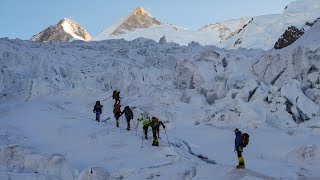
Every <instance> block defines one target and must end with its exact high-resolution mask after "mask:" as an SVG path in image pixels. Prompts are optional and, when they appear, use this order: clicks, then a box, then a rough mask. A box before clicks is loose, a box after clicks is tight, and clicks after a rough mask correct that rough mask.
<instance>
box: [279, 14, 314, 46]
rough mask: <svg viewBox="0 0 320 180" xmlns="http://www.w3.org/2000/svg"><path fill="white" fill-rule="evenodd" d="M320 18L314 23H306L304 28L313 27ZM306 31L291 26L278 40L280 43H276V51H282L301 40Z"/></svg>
mask: <svg viewBox="0 0 320 180" xmlns="http://www.w3.org/2000/svg"><path fill="white" fill-rule="evenodd" d="M319 19H320V18H317V19H316V20H314V21H313V22H306V23H305V24H304V27H308V26H309V27H312V26H313V25H314V24H315V23H316V22H317V21H318V20H319ZM304 32H305V30H304V28H301V29H299V28H297V27H295V26H290V27H288V29H287V30H286V31H285V32H284V33H283V35H282V36H281V37H280V38H279V39H278V41H277V42H276V43H275V45H274V48H275V49H282V48H285V47H287V46H289V45H290V44H292V43H293V42H295V41H296V40H297V39H299V38H300V37H301V36H302V35H303V34H304Z"/></svg>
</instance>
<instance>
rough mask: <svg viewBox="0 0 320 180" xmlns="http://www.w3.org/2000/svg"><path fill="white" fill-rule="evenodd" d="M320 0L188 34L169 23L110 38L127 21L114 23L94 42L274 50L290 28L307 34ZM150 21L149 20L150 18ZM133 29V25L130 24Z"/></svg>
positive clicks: (319, 11)
mask: <svg viewBox="0 0 320 180" xmlns="http://www.w3.org/2000/svg"><path fill="white" fill-rule="evenodd" d="M319 4H320V3H319V0H297V1H295V2H293V3H291V4H290V5H288V6H287V8H286V9H284V11H283V12H282V13H281V14H270V15H262V16H256V17H242V18H239V19H233V20H228V21H224V22H219V23H215V24H209V25H204V26H203V27H202V28H200V30H198V31H191V30H187V29H185V28H182V27H178V26H176V25H173V24H170V23H161V24H154V25H153V26H150V27H146V28H138V29H135V30H133V31H132V30H129V29H127V30H126V29H124V31H126V32H125V33H124V34H120V35H111V33H112V32H113V31H114V30H116V29H117V28H119V27H120V26H121V25H122V23H124V21H125V20H126V19H128V17H131V16H132V13H130V14H129V15H128V16H126V17H125V18H123V19H121V20H119V21H117V22H116V23H114V24H113V25H112V26H111V27H109V28H106V30H104V31H103V32H102V33H100V34H99V35H98V36H97V37H95V38H93V40H94V41H101V40H106V39H122V38H123V39H125V40H134V39H136V38H139V37H144V38H148V39H153V40H155V41H159V39H160V38H161V37H162V36H164V35H165V36H166V38H167V41H168V42H174V43H178V44H180V45H188V44H189V43H190V42H192V41H194V42H198V43H200V44H201V45H215V46H218V47H220V48H226V49H238V48H247V49H263V50H270V49H273V48H274V45H275V43H276V42H277V41H278V39H279V38H280V37H281V36H282V35H283V33H284V32H285V31H286V30H287V29H288V27H290V26H295V27H297V28H299V29H302V28H303V29H304V30H308V29H309V27H308V26H306V23H307V22H308V23H312V22H314V21H315V20H316V19H317V18H319V14H320V5H319ZM150 17H152V16H151V15H150ZM132 26H133V27H134V26H135V24H132Z"/></svg>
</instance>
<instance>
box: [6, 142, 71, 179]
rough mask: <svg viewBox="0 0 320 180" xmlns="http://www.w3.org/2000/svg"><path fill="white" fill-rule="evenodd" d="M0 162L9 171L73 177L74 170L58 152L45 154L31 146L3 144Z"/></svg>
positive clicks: (65, 177)
mask: <svg viewBox="0 0 320 180" xmlns="http://www.w3.org/2000/svg"><path fill="white" fill-rule="evenodd" d="M0 162H1V164H2V165H3V166H4V167H6V168H7V171H9V172H18V173H39V174H42V175H43V176H44V177H48V179H50V178H51V177H56V178H60V179H70V180H72V179H74V177H75V175H76V170H74V169H72V168H71V167H70V165H69V163H68V160H67V159H66V158H65V157H64V156H63V155H60V154H52V155H45V154H41V153H39V152H37V151H35V150H34V149H32V148H26V147H22V146H3V147H1V148H0Z"/></svg>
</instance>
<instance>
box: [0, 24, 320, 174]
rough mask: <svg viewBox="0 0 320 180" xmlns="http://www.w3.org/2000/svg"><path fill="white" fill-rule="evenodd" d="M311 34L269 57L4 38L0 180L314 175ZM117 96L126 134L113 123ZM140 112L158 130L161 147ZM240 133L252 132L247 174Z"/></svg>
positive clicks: (164, 45)
mask: <svg viewBox="0 0 320 180" xmlns="http://www.w3.org/2000/svg"><path fill="white" fill-rule="evenodd" d="M249 24H251V23H249ZM247 26H248V25H247ZM319 26H320V24H319V22H318V21H317V22H315V24H314V25H313V26H312V27H311V28H310V29H309V30H308V31H306V32H305V33H304V34H303V35H302V36H301V37H300V38H299V39H298V40H297V41H296V42H294V43H293V44H291V45H290V46H288V47H286V48H283V49H280V50H270V51H263V50H255V49H251V50H246V49H239V50H226V49H220V48H218V47H216V46H201V45H199V43H195V42H192V43H189V44H188V46H180V45H178V44H176V43H168V42H166V40H165V38H162V40H161V42H159V43H158V42H156V41H153V40H149V39H145V38H138V39H135V40H133V41H125V40H123V39H120V40H107V41H92V42H83V41H73V42H69V43H54V42H53V43H40V42H31V41H21V40H18V39H16V40H8V39H0V63H1V66H0V112H1V113H0V124H1V126H0V137H1V138H0V170H1V171H0V179H17V180H24V179H53V180H60V179H71V180H76V179H77V180H84V179H94V178H96V179H99V178H100V179H134V180H135V179H137V180H138V179H152V178H158V179H213V178H217V179H273V178H274V179H281V178H282V179H298V178H301V177H303V178H306V179H308V178H314V179H319V177H320V170H319V167H320V155H319V154H320V143H319V140H318V139H319V138H318V136H319V133H320V131H319V129H320V128H319V127H320V106H319V103H320V81H319V77H320V70H319V69H320V68H319V67H320V64H319V57H320V43H319V39H320V34H319ZM242 31H243V30H241V31H240V33H241V32H242ZM232 38H233V37H231V38H230V39H232ZM228 40H229V39H228ZM228 40H227V41H228ZM114 89H118V90H120V91H121V96H122V100H121V104H122V105H123V107H124V106H130V107H131V108H132V109H133V113H134V119H133V120H132V121H131V125H132V126H131V127H132V130H133V131H126V130H125V126H126V124H125V123H126V122H125V120H124V119H122V118H121V119H120V125H121V127H120V128H117V127H115V120H114V118H113V113H112V110H113V109H112V107H113V103H114V102H113V100H112V98H111V94H112V91H113V90H114ZM97 100H100V101H101V103H102V104H103V105H104V109H103V113H102V120H103V122H100V123H97V122H95V120H94V118H95V117H94V114H93V113H92V108H93V106H94V103H95V101H97ZM123 107H122V108H123ZM143 112H148V113H149V114H150V115H152V116H156V117H158V118H159V119H160V120H161V121H163V122H164V124H165V126H166V128H165V130H163V129H161V131H160V133H161V134H160V136H161V137H162V139H160V147H152V146H151V143H152V140H151V139H152V138H151V137H152V136H151V132H149V137H150V138H149V139H143V138H144V134H143V131H142V125H141V124H139V122H137V120H136V119H137V118H138V117H139V116H140V114H141V113H143ZM138 124H139V125H138ZM236 127H237V128H240V129H241V130H242V131H244V132H248V133H249V134H250V143H249V145H248V146H247V147H246V148H245V149H244V152H243V155H244V158H245V163H246V168H247V169H245V170H237V169H235V168H234V166H235V165H236V164H237V155H236V154H235V153H233V149H234V147H233V146H234V132H233V130H234V128H236ZM141 138H142V139H141ZM155 152H157V153H155ZM275 152H277V153H275Z"/></svg>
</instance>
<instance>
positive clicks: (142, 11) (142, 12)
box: [133, 6, 149, 16]
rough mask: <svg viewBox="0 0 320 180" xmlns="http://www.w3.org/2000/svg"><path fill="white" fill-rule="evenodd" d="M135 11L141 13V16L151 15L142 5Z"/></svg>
mask: <svg viewBox="0 0 320 180" xmlns="http://www.w3.org/2000/svg"><path fill="white" fill-rule="evenodd" d="M133 13H134V14H135V15H140V16H143V15H144V14H148V15H149V13H148V12H147V11H145V10H144V9H143V8H142V7H141V6H138V7H137V8H136V9H135V10H134V11H133Z"/></svg>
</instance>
